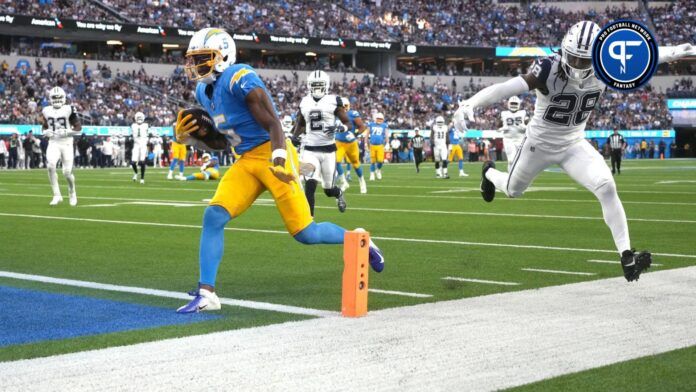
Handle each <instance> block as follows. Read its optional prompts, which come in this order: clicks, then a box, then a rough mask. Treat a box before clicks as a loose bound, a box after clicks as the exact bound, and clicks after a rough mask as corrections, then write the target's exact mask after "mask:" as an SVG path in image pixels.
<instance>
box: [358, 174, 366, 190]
mask: <svg viewBox="0 0 696 392" xmlns="http://www.w3.org/2000/svg"><path fill="white" fill-rule="evenodd" d="M358 181H359V182H360V193H362V194H365V193H367V183H366V182H365V177H360V178H358Z"/></svg>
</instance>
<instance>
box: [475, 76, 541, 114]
mask: <svg viewBox="0 0 696 392" xmlns="http://www.w3.org/2000/svg"><path fill="white" fill-rule="evenodd" d="M526 91H529V86H528V85H527V82H526V81H525V80H524V79H522V77H521V76H517V77H514V78H512V79H510V80H508V81H507V82H502V83H496V84H494V85H492V86H488V87H486V88H484V89H483V90H481V91H479V92H478V93H476V95H474V96H473V97H471V98H469V101H468V102H469V103H470V104H471V106H473V107H481V106H488V105H491V104H493V103H496V102H498V101H500V100H503V99H505V98H509V97H511V96H513V95H519V94H522V93H524V92H526Z"/></svg>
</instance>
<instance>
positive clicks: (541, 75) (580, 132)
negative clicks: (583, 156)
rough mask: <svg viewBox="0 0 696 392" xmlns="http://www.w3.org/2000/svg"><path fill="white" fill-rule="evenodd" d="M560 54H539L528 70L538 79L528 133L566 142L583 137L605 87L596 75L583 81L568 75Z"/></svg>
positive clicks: (549, 141)
mask: <svg viewBox="0 0 696 392" xmlns="http://www.w3.org/2000/svg"><path fill="white" fill-rule="evenodd" d="M560 67H561V56H559V55H554V56H551V57H546V58H540V59H538V60H536V61H535V62H534V64H533V65H532V67H531V68H530V72H531V73H532V74H534V76H536V77H537V79H539V81H541V83H542V84H543V85H544V87H543V88H538V89H537V90H536V95H537V100H536V105H535V107H534V115H533V116H532V119H531V121H530V122H529V127H528V128H527V135H528V136H529V137H530V138H532V139H534V140H536V141H538V142H540V143H542V144H549V145H555V146H568V145H570V144H573V143H575V142H577V141H578V140H582V139H584V138H585V125H586V124H587V120H588V119H589V118H590V114H591V113H592V110H594V108H595V106H596V105H597V103H598V102H599V98H600V97H601V96H602V93H603V92H604V90H605V89H606V85H605V84H604V83H602V81H600V80H599V79H597V77H596V76H595V75H592V76H591V77H589V78H588V79H586V80H584V81H583V82H582V83H579V82H576V81H575V80H573V79H570V78H567V77H566V76H565V73H564V72H563V70H562V69H561V68H560Z"/></svg>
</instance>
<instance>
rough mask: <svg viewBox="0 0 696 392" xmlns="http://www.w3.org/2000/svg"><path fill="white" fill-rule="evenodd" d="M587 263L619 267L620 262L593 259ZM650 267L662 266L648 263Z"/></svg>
mask: <svg viewBox="0 0 696 392" xmlns="http://www.w3.org/2000/svg"><path fill="white" fill-rule="evenodd" d="M587 262H588V263H598V264H616V265H620V264H621V262H620V261H619V260H595V259H590V260H587ZM650 266H651V267H661V266H662V264H660V263H650Z"/></svg>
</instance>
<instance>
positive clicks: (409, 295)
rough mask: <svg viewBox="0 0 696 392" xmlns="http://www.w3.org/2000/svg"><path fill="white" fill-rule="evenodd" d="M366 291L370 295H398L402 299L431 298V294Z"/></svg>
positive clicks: (378, 290)
mask: <svg viewBox="0 0 696 392" xmlns="http://www.w3.org/2000/svg"><path fill="white" fill-rule="evenodd" d="M367 291H369V292H371V293H377V294H389V295H400V296H402V297H413V298H432V295H431V294H419V293H409V292H406V291H394V290H380V289H367Z"/></svg>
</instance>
